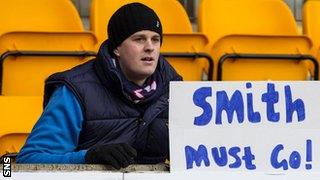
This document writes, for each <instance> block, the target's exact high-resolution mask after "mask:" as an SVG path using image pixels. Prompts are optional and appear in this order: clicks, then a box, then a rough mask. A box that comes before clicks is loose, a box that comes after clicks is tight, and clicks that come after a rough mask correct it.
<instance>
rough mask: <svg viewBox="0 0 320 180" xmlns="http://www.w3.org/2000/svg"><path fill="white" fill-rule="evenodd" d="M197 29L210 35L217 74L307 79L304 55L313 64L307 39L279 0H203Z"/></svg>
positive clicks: (222, 77) (218, 76)
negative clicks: (300, 33) (300, 32)
mask: <svg viewBox="0 0 320 180" xmlns="http://www.w3.org/2000/svg"><path fill="white" fill-rule="evenodd" d="M199 30H200V32H202V33H204V34H205V35H207V37H208V38H209V46H211V47H212V49H211V55H212V57H213V59H214V60H215V67H216V71H215V72H217V74H215V77H214V79H217V80H308V79H310V73H309V70H308V65H307V63H306V62H305V61H303V60H309V61H310V62H311V63H312V64H313V66H316V62H315V61H314V58H313V57H312V56H310V49H311V48H312V43H311V42H310V39H309V38H307V37H304V36H299V35H298V29H297V26H296V23H295V20H294V17H293V16H292V14H291V11H290V9H289V8H288V7H287V5H286V4H285V3H284V2H283V1H282V0H228V1H226V0H202V2H201V4H200V7H199ZM295 43H301V44H297V45H295V46H294V45H292V44H295ZM293 46H294V47H293ZM226 54H229V55H228V56H226ZM235 54H237V55H241V56H235ZM302 55H305V56H302ZM255 57H256V58H255ZM277 57H278V58H277Z"/></svg>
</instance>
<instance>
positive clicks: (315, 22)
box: [302, 0, 320, 61]
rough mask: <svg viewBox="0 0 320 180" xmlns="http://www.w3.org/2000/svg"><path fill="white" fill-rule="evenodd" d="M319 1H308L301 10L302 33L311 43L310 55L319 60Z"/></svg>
mask: <svg viewBox="0 0 320 180" xmlns="http://www.w3.org/2000/svg"><path fill="white" fill-rule="evenodd" d="M319 12H320V1H318V0H308V1H306V2H305V3H304V5H303V9H302V31H303V34H304V35H307V36H308V37H309V38H311V40H312V42H313V49H312V54H313V55H314V56H316V57H317V60H318V61H319V59H320V14H319Z"/></svg>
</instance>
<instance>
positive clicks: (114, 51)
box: [113, 49, 120, 57]
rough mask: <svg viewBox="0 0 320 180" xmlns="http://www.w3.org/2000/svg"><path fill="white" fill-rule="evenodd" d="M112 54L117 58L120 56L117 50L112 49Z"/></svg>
mask: <svg viewBox="0 0 320 180" xmlns="http://www.w3.org/2000/svg"><path fill="white" fill-rule="evenodd" d="M113 53H114V54H115V55H116V56H118V57H119V56H120V54H119V51H118V49H114V50H113Z"/></svg>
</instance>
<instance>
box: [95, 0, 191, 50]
mask: <svg viewBox="0 0 320 180" xmlns="http://www.w3.org/2000/svg"><path fill="white" fill-rule="evenodd" d="M132 2H140V3H143V4H145V5H147V6H149V7H150V8H152V9H153V10H154V11H155V12H156V13H157V15H158V16H159V18H160V20H161V23H162V28H163V32H164V33H191V32H192V26H191V23H190V21H189V18H188V15H187V13H186V12H185V10H184V8H183V7H182V6H181V4H180V3H179V2H178V1H176V0H117V1H115V0H93V1H92V4H91V9H90V29H91V31H92V32H93V33H94V34H95V35H96V36H97V38H98V40H99V44H100V43H101V42H102V41H104V40H105V39H107V31H106V29H107V25H108V22H109V19H110V18H111V16H112V14H113V13H114V12H115V11H116V10H117V9H118V8H120V7H121V6H122V5H125V4H128V3H132Z"/></svg>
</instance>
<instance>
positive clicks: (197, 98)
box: [193, 87, 212, 126]
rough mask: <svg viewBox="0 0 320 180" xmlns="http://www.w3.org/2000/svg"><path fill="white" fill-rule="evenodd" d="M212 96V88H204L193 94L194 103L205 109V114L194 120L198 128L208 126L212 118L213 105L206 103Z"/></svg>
mask: <svg viewBox="0 0 320 180" xmlns="http://www.w3.org/2000/svg"><path fill="white" fill-rule="evenodd" d="M211 96H212V90H211V87H202V88H199V89H197V90H196V91H195V92H194V94H193V103H194V104H195V105H196V106H198V107H201V108H202V109H203V113H202V114H201V115H200V116H198V117H195V118H194V122H193V124H194V125H197V126H205V125H207V124H208V123H209V122H210V121H211V118H212V107H211V105H210V104H209V103H208V102H207V101H206V98H207V97H211Z"/></svg>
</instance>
